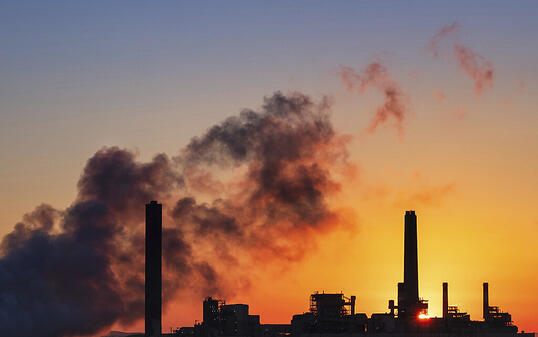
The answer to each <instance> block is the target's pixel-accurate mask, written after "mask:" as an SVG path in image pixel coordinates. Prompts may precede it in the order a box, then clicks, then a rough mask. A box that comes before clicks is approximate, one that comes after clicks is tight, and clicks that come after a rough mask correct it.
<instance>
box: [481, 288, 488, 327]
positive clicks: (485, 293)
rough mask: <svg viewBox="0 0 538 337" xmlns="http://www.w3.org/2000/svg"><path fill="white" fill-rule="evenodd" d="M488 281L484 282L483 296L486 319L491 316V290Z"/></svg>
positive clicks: (483, 312) (483, 311) (483, 313)
mask: <svg viewBox="0 0 538 337" xmlns="http://www.w3.org/2000/svg"><path fill="white" fill-rule="evenodd" d="M488 290H489V289H488V283H487V282H484V284H483V297H482V316H483V317H484V320H487V319H488V317H489V291H488Z"/></svg>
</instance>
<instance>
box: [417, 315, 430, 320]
mask: <svg viewBox="0 0 538 337" xmlns="http://www.w3.org/2000/svg"><path fill="white" fill-rule="evenodd" d="M429 318H430V316H428V315H427V314H420V315H418V319H429Z"/></svg>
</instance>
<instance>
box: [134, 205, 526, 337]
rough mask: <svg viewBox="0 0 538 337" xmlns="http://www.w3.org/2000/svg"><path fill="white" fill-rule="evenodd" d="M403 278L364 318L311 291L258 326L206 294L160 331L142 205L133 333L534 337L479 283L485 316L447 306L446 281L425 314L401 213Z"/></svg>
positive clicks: (412, 242)
mask: <svg viewBox="0 0 538 337" xmlns="http://www.w3.org/2000/svg"><path fill="white" fill-rule="evenodd" d="M404 223H405V228H404V281H403V282H400V283H398V298H397V303H395V302H394V300H389V304H388V309H389V311H388V312H385V313H374V314H372V315H371V316H370V317H368V316H367V315H366V314H365V313H357V312H356V308H355V303H356V297H355V296H350V297H346V296H344V294H342V293H332V294H329V293H314V294H312V295H311V296H310V310H309V311H308V312H306V313H303V314H298V315H294V316H293V318H292V320H291V322H290V324H260V316H259V315H250V314H249V307H248V305H247V304H226V303H225V301H223V300H219V299H214V298H212V297H207V298H206V299H205V300H204V301H203V321H202V322H201V323H197V324H195V325H194V326H192V327H182V328H178V329H177V330H175V331H172V332H170V333H165V334H163V333H162V331H161V306H162V291H161V281H162V274H161V273H162V270H161V260H162V238H161V236H162V205H161V204H158V203H157V202H156V201H152V202H150V203H149V204H147V205H146V315H145V318H146V322H145V326H146V331H145V334H144V335H142V334H134V335H131V336H145V337H160V336H183V337H225V336H235V337H281V336H298V337H299V336H301V337H322V336H327V337H347V336H360V335H376V336H379V337H411V336H423V337H456V336H469V337H471V336H473V337H497V336H499V337H501V336H502V337H510V336H514V337H515V336H519V337H531V336H532V337H534V335H535V334H534V333H523V332H519V333H518V328H517V326H515V325H513V322H512V317H511V315H510V314H509V313H507V312H502V311H501V310H500V309H499V308H498V307H496V306H490V305H489V287H488V283H484V284H483V317H482V318H483V319H482V320H476V321H475V320H471V318H470V315H468V314H467V313H465V312H460V311H459V309H458V307H457V306H450V305H449V304H448V283H446V282H445V283H443V285H442V286H443V308H442V309H443V316H442V317H429V316H428V315H427V314H428V301H427V300H424V299H422V298H420V297H419V292H418V247H417V216H416V214H415V212H414V211H406V212H405V221H404Z"/></svg>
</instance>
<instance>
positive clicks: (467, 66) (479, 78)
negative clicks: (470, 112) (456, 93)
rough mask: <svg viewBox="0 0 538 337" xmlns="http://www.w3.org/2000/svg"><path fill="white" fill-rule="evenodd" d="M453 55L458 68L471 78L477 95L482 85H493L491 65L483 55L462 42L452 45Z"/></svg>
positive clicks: (481, 89)
mask: <svg viewBox="0 0 538 337" xmlns="http://www.w3.org/2000/svg"><path fill="white" fill-rule="evenodd" d="M454 56H455V57H456V59H457V60H458V63H459V65H460V68H461V69H463V71H465V73H466V74H467V75H468V76H469V77H471V78H472V79H473V81H474V90H475V93H476V94H477V95H480V94H481V93H482V91H483V89H484V87H486V86H487V87H493V65H492V63H491V62H490V61H488V60H487V59H486V58H485V57H483V56H481V55H478V54H477V53H475V52H473V51H472V50H471V49H470V48H469V47H467V46H465V45H462V44H456V45H454Z"/></svg>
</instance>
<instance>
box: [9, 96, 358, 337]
mask: <svg viewBox="0 0 538 337" xmlns="http://www.w3.org/2000/svg"><path fill="white" fill-rule="evenodd" d="M346 158H347V153H346V148H345V137H343V136H341V135H339V134H338V133H337V132H336V131H335V130H334V129H333V127H332V124H331V122H330V119H329V103H328V101H327V100H325V99H324V100H322V101H321V102H320V103H317V104H316V103H314V102H313V101H312V100H311V99H310V98H309V97H308V96H306V95H303V94H300V93H293V94H289V95H284V94H282V93H280V92H277V93H275V94H274V95H272V96H270V97H267V98H265V100H264V104H263V106H262V107H261V109H260V110H259V111H254V110H244V111H242V112H241V113H240V114H239V115H238V116H234V117H230V118H228V119H226V120H225V121H224V122H222V123H220V124H218V125H215V126H213V127H211V128H210V129H208V130H207V132H206V133H205V134H203V135H202V136H200V137H196V138H193V139H192V140H191V141H190V142H189V143H188V145H187V146H186V147H185V148H184V149H183V150H181V151H180V153H179V155H177V156H175V157H173V158H169V157H168V156H167V155H165V154H157V155H156V156H155V157H154V158H153V159H152V160H151V161H149V162H139V161H137V159H136V156H135V154H134V153H133V152H131V151H129V150H125V149H121V148H118V147H110V148H103V149H101V150H99V151H98V152H97V153H95V154H94V155H93V156H92V157H91V158H90V159H89V160H88V162H87V163H86V166H85V168H84V171H83V172H82V175H81V177H80V180H79V182H78V195H77V198H76V200H75V201H74V202H73V203H72V204H71V206H70V207H68V208H67V209H66V210H56V209H54V208H52V207H51V206H48V205H46V204H43V205H40V206H38V207H37V208H36V210H35V211H33V212H31V213H29V214H27V215H25V216H24V217H23V220H22V221H21V222H20V223H18V224H16V225H15V226H14V229H13V231H12V232H11V233H9V234H8V235H6V236H5V237H4V238H3V240H2V243H1V245H0V249H1V252H2V257H1V258H0V325H2V331H3V333H4V334H5V335H7V336H13V337H17V336H32V335H35V336H43V337H49V336H51V337H52V336H55V337H56V336H74V335H91V334H95V333H97V332H99V331H101V330H103V329H106V328H108V327H109V326H110V325H112V324H114V323H117V322H119V323H122V324H129V323H131V322H133V321H135V320H138V319H140V318H142V317H143V310H144V274H143V273H144V264H143V261H144V232H143V230H144V225H143V219H144V204H145V203H147V202H148V201H150V200H163V202H164V205H163V206H164V210H165V214H164V216H165V219H164V224H165V228H164V229H163V247H164V252H163V257H164V268H165V272H164V275H163V276H164V281H163V282H164V297H165V304H166V303H167V301H170V300H172V299H173V298H174V297H175V296H177V295H178V294H180V293H181V292H182V291H189V292H194V293H195V294H197V296H200V297H202V296H207V295H213V296H215V295H216V296H222V295H229V294H233V292H232V290H231V287H229V286H228V285H229V284H232V283H233V284H234V285H236V284H237V283H238V282H239V283H240V284H243V285H245V286H248V282H249V279H248V276H247V275H243V274H241V270H248V269H249V267H252V266H253V265H254V264H255V262H256V261H258V260H259V259H263V261H264V263H271V261H297V260H299V259H301V258H302V257H303V256H304V254H305V252H306V251H307V249H310V248H312V247H313V246H312V245H315V244H316V237H317V236H318V235H320V234H322V233H324V232H327V231H332V230H335V229H336V228H346V226H348V227H349V226H352V224H350V223H347V222H345V219H343V218H342V217H341V216H340V213H339V210H338V209H336V208H334V207H332V206H331V203H330V200H331V197H332V196H334V195H335V194H336V193H338V191H339V189H340V184H339V182H338V179H337V178H338V177H337V176H336V175H335V174H334V173H331V172H337V171H339V170H340V169H344V170H342V171H345V167H347V166H348V165H349V164H348V163H347V160H346ZM305 237H308V239H305ZM297 238H301V240H296V239H297ZM245 267H246V268H245ZM230 268H235V269H234V270H235V271H236V272H234V273H230V272H229V271H230ZM224 270H226V271H228V272H227V273H223V272H222V271H224ZM229 275H238V276H233V277H234V278H233V279H231V278H230V277H232V276H229Z"/></svg>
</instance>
